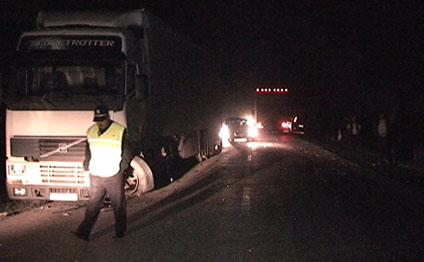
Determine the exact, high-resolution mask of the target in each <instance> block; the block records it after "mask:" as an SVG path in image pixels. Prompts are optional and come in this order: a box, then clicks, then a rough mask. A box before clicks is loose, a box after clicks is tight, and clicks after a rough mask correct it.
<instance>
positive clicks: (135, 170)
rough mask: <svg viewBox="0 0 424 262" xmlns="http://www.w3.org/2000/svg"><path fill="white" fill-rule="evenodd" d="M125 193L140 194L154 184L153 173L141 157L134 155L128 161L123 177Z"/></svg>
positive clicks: (130, 194)
mask: <svg viewBox="0 0 424 262" xmlns="http://www.w3.org/2000/svg"><path fill="white" fill-rule="evenodd" d="M124 186H125V195H126V196H127V197H130V196H133V195H137V196H139V195H141V194H144V193H147V192H149V191H151V190H152V189H153V188H154V187H155V185H154V180H153V173H152V170H151V169H150V167H149V165H148V164H147V162H146V161H144V159H143V158H141V157H139V156H135V157H134V158H133V160H132V161H131V163H130V167H129V168H128V170H127V172H126V178H125V185H124Z"/></svg>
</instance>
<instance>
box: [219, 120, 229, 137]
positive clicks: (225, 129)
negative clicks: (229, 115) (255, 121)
mask: <svg viewBox="0 0 424 262" xmlns="http://www.w3.org/2000/svg"><path fill="white" fill-rule="evenodd" d="M219 137H220V138H221V139H223V140H227V139H228V138H229V137H230V129H228V126H227V125H226V124H223V125H222V127H221V130H220V131H219Z"/></svg>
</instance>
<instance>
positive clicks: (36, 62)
mask: <svg viewBox="0 0 424 262" xmlns="http://www.w3.org/2000/svg"><path fill="white" fill-rule="evenodd" d="M10 72H11V73H10V75H9V76H8V79H9V81H8V85H7V88H6V90H4V91H5V96H6V120H5V122H6V123H5V127H6V128H5V129H6V131H5V135H6V187H7V191H8V197H9V198H10V199H14V200H65V201H79V200H86V199H88V198H89V195H88V188H89V185H90V182H89V175H88V174H87V172H84V170H83V165H82V162H83V160H84V152H85V148H86V143H87V141H86V131H87V129H88V127H89V126H91V125H92V124H93V112H94V108H95V107H96V106H97V105H99V104H105V105H107V106H108V108H109V110H110V112H109V114H110V116H111V119H112V120H114V121H117V122H119V123H121V124H122V125H124V126H125V127H126V128H127V130H128V134H129V137H130V140H131V143H132V145H133V147H134V149H135V150H136V153H137V155H136V157H135V158H134V159H133V161H132V163H131V167H132V168H130V170H128V171H127V178H126V188H127V192H128V194H137V193H138V194H139V193H143V192H145V191H148V190H151V189H152V187H151V186H150V187H149V186H147V187H146V185H144V186H143V181H146V176H147V177H149V176H152V175H153V177H155V178H157V177H160V176H169V175H170V174H169V173H170V172H172V169H173V166H174V165H175V164H176V163H178V161H182V160H184V159H189V158H190V159H191V158H195V159H197V161H202V160H204V159H207V158H209V157H211V156H213V155H215V154H218V153H220V151H221V148H222V142H221V139H220V138H219V136H218V133H219V128H220V123H221V115H220V112H219V102H218V101H219V95H220V92H219V86H220V85H219V84H218V81H219V77H218V74H217V70H216V66H215V60H214V58H213V56H211V55H210V54H208V53H207V52H206V51H205V50H203V49H201V48H199V47H198V46H196V45H195V44H193V42H192V41H190V39H189V38H187V37H185V36H183V35H181V34H179V33H177V32H176V31H175V30H174V29H173V28H172V27H170V26H169V25H167V24H166V23H164V22H163V21H162V20H160V19H159V18H158V17H156V16H154V15H152V14H151V13H149V12H147V11H145V10H143V9H141V10H131V11H125V12H101V13H99V12H89V11H84V12H81V11H78V12H39V13H38V16H37V20H36V28H35V29H34V30H33V31H28V32H24V33H23V34H22V35H21V36H20V39H19V42H18V46H17V49H16V57H15V60H14V62H13V65H12V69H11V70H10Z"/></svg>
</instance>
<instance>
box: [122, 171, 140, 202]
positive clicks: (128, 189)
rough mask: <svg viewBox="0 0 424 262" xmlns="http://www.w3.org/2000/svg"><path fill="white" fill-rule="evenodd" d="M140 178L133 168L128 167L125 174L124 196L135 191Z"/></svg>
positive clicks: (130, 194)
mask: <svg viewBox="0 0 424 262" xmlns="http://www.w3.org/2000/svg"><path fill="white" fill-rule="evenodd" d="M139 185H140V179H139V177H138V175H137V173H136V172H135V171H134V169H133V168H129V169H128V170H127V172H126V174H125V184H124V188H125V196H126V197H130V196H132V195H134V194H136V193H137V191H138V188H139Z"/></svg>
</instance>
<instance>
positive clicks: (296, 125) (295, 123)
mask: <svg viewBox="0 0 424 262" xmlns="http://www.w3.org/2000/svg"><path fill="white" fill-rule="evenodd" d="M290 133H292V134H300V135H303V134H305V130H304V119H303V118H302V117H300V116H297V115H296V116H294V117H293V118H292V119H291V121H290Z"/></svg>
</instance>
